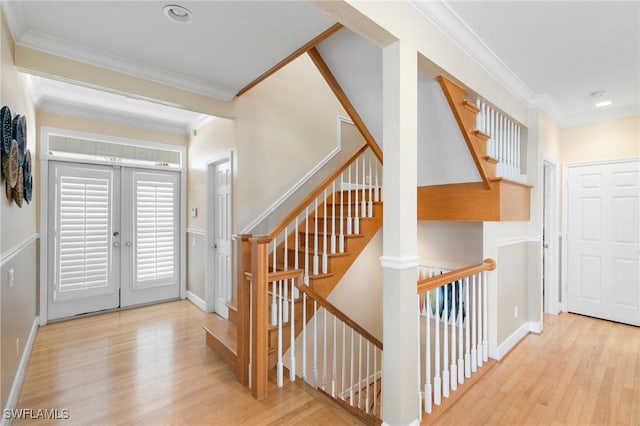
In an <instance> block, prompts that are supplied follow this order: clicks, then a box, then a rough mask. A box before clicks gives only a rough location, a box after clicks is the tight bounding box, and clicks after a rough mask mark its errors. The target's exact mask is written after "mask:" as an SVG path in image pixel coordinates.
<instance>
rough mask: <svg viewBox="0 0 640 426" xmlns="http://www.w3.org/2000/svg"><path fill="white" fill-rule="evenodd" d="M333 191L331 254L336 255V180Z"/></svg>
mask: <svg viewBox="0 0 640 426" xmlns="http://www.w3.org/2000/svg"><path fill="white" fill-rule="evenodd" d="M332 191H333V192H331V194H332V195H331V200H332V201H331V203H332V209H331V253H332V254H335V252H336V249H337V247H336V245H337V244H336V243H337V242H336V202H337V201H338V200H337V197H336V181H335V180H334V181H333V183H332Z"/></svg>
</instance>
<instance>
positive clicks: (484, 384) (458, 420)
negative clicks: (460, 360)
mask: <svg viewBox="0 0 640 426" xmlns="http://www.w3.org/2000/svg"><path fill="white" fill-rule="evenodd" d="M435 424H436V425H456V426H459V425H471V424H474V425H478V424H490V425H497V424H505V425H522V424H538V425H560V424H563V425H580V426H582V425H634V426H637V425H640V328H638V327H632V326H627V325H622V324H616V323H611V322H607V321H601V320H597V319H593V318H588V317H583V316H580V315H573V314H561V315H559V316H550V315H549V316H545V319H544V333H543V335H541V336H538V335H533V334H531V335H529V336H527V337H526V338H525V339H524V340H523V341H522V342H521V343H520V344H518V345H517V346H516V348H515V349H514V350H513V351H512V352H511V353H510V354H508V355H507V357H506V358H504V359H503V360H502V361H501V362H498V363H496V365H495V366H494V367H493V368H492V369H491V370H490V371H489V372H488V373H487V374H486V375H485V376H484V377H482V378H481V379H480V380H479V381H478V383H477V384H476V386H474V387H473V388H471V389H470V390H469V391H468V392H467V393H466V394H465V395H463V396H462V398H461V399H460V400H459V401H458V402H456V404H454V405H453V407H452V408H451V409H450V410H449V411H447V412H446V413H445V414H443V415H442V417H440V418H439V419H437V421H436V422H435Z"/></svg>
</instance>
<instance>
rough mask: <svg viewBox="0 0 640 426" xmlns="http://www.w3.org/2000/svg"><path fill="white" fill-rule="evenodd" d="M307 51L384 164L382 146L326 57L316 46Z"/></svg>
mask: <svg viewBox="0 0 640 426" xmlns="http://www.w3.org/2000/svg"><path fill="white" fill-rule="evenodd" d="M307 53H308V54H309V56H310V57H311V59H312V60H313V63H314V64H316V67H318V71H320V74H322V76H323V77H324V79H325V81H326V82H327V84H328V85H329V87H330V88H331V90H333V93H334V94H335V95H336V98H338V101H339V102H340V104H341V105H342V107H343V108H344V110H345V111H346V112H347V114H349V117H350V118H351V120H352V121H353V124H355V126H356V128H357V129H358V131H359V132H360V134H361V135H362V137H363V138H364V140H365V141H366V142H367V144H368V145H369V147H371V150H372V151H373V153H374V154H375V155H376V157H377V158H378V161H380V164H383V162H382V150H381V149H380V146H379V145H378V143H377V142H376V140H375V139H374V138H373V135H372V134H371V132H369V129H367V126H366V125H365V124H364V121H362V118H361V117H360V114H358V111H356V109H355V108H354V106H353V104H352V103H351V101H350V100H349V98H348V97H347V94H346V93H345V92H344V90H342V87H340V84H339V83H338V80H336V78H335V77H334V75H333V73H332V72H331V70H330V69H329V66H328V65H327V63H326V62H325V61H324V59H322V56H320V52H318V49H316V48H315V47H314V48H312V49H309V52H307Z"/></svg>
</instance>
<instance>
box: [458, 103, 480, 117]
mask: <svg viewBox="0 0 640 426" xmlns="http://www.w3.org/2000/svg"><path fill="white" fill-rule="evenodd" d="M462 104H463V105H464V107H465V108H467V109H469V110H471V111H473V112H475V113H476V114H477V113H479V112H480V108H478V107H477V106H476V105H475V104H474V103H473V102H471V101H470V100H468V99H465V100H464V101H462Z"/></svg>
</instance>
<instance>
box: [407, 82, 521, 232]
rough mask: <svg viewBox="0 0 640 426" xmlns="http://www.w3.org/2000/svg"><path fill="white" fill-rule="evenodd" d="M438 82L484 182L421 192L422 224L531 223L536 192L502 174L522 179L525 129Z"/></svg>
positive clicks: (427, 188) (452, 85) (425, 188)
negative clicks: (500, 172)
mask: <svg viewBox="0 0 640 426" xmlns="http://www.w3.org/2000/svg"><path fill="white" fill-rule="evenodd" d="M438 81H439V82H440V86H441V87H442V90H443V92H444V94H445V97H446V98H447V102H448V103H449V107H450V108H451V111H452V112H453V115H454V117H455V119H456V122H457V123H458V127H459V128H460V131H461V132H462V136H463V137H464V140H465V142H466V144H467V147H468V148H469V152H470V153H471V157H472V158H473V161H474V163H475V165H476V168H477V170H478V173H479V174H480V177H481V179H482V181H481V182H465V183H454V184H445V185H429V186H421V187H418V220H451V221H515V220H519V221H528V220H529V211H530V199H531V195H530V192H531V188H532V186H531V185H528V184H526V183H523V182H521V181H519V180H513V179H510V178H507V177H504V176H499V175H498V174H497V171H498V169H500V171H502V170H508V171H510V172H509V175H511V176H514V177H515V176H516V174H517V176H518V177H519V178H520V179H521V178H522V177H521V176H520V175H519V171H518V172H517V173H516V172H514V171H513V170H516V169H519V167H520V166H519V164H520V158H519V157H520V129H519V127H518V126H516V125H515V123H513V122H512V121H510V120H509V119H508V118H506V117H504V116H502V115H501V114H500V113H498V112H497V111H495V110H493V109H491V108H490V107H488V106H487V105H486V104H485V103H484V102H483V101H476V102H474V101H472V100H470V98H469V97H468V96H467V94H466V93H465V90H464V88H463V87H461V86H459V85H457V84H455V83H453V82H451V81H450V80H448V79H446V78H445V77H443V76H440V77H438ZM479 127H480V128H481V129H479ZM489 131H491V132H494V133H495V134H494V135H491V134H489V133H487V132H489ZM489 142H491V143H489ZM498 157H500V158H498Z"/></svg>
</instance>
